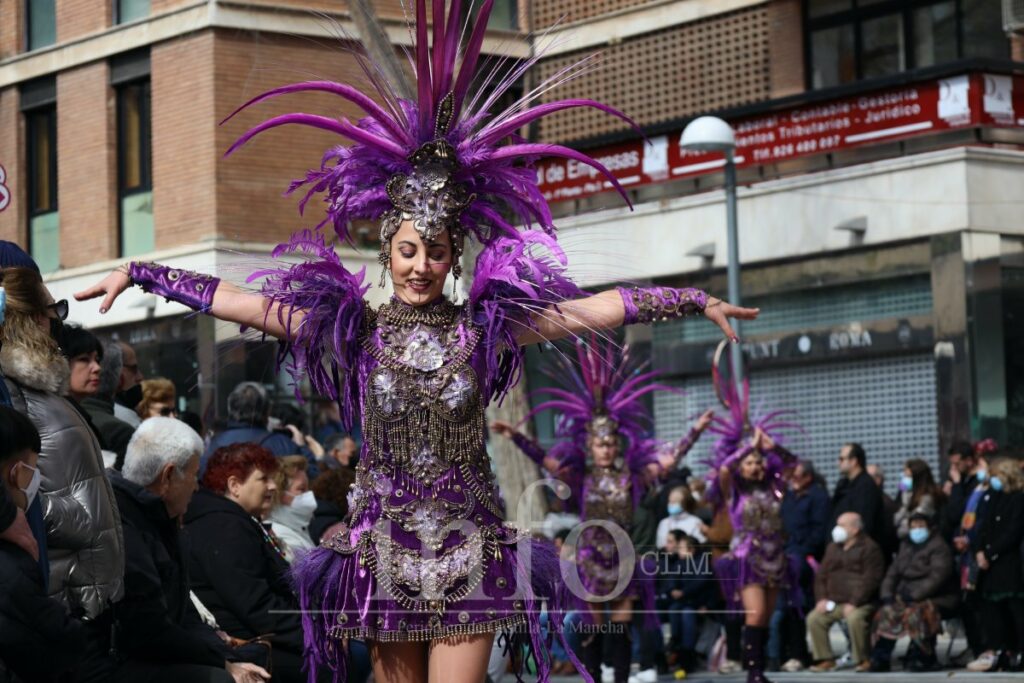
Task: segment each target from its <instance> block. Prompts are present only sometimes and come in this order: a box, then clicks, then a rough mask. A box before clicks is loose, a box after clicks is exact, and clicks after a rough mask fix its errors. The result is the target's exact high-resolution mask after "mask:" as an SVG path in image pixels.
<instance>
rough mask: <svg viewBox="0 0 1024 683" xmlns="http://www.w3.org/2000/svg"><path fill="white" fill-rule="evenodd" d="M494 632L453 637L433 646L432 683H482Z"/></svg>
mask: <svg viewBox="0 0 1024 683" xmlns="http://www.w3.org/2000/svg"><path fill="white" fill-rule="evenodd" d="M494 636H495V634H493V633H481V634H478V635H472V636H452V637H451V638H445V639H443V640H435V641H434V642H433V643H431V645H430V683H483V681H484V679H485V678H486V677H487V662H488V661H490V658H491V646H492V645H493V644H494Z"/></svg>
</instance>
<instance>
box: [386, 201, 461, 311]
mask: <svg viewBox="0 0 1024 683" xmlns="http://www.w3.org/2000/svg"><path fill="white" fill-rule="evenodd" d="M451 269H452V240H451V237H450V236H449V235H448V231H447V230H444V231H442V232H441V233H440V234H439V235H438V236H437V238H436V239H434V240H433V241H430V242H424V241H423V240H422V239H421V238H420V234H419V233H418V232H416V228H414V227H413V224H412V221H403V222H402V226H401V227H400V228H399V229H398V232H396V233H395V236H394V237H392V238H391V280H392V283H393V285H394V288H395V296H397V297H398V298H399V299H400V300H401V301H404V302H405V303H407V304H409V305H410V306H422V305H424V304H429V303H430V302H432V301H435V300H436V299H438V298H439V297H440V296H441V294H442V292H443V291H444V281H445V278H447V277H448V272H449V271H450V270H451Z"/></svg>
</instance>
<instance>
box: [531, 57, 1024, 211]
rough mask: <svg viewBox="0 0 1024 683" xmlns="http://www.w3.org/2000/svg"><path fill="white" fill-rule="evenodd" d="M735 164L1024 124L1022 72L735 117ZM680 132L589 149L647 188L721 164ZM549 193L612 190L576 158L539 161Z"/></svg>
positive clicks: (625, 180) (623, 179) (621, 176)
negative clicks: (684, 141)
mask: <svg viewBox="0 0 1024 683" xmlns="http://www.w3.org/2000/svg"><path fill="white" fill-rule="evenodd" d="M730 124H731V125H732V126H733V128H734V129H735V130H736V164H737V165H738V166H741V167H742V166H756V165H759V164H772V163H776V162H780V161H786V160H788V159H796V158H798V157H803V156H810V155H813V154H821V153H826V152H834V151H838V150H843V149H849V148H852V147H858V146H861V145H869V144H872V143H878V142H890V141H893V140H901V139H904V138H908V137H911V136H916V135H926V134H929V133H932V132H935V131H943V130H951V129H955V128H969V127H973V126H981V125H984V126H1000V127H1024V77H1021V76H996V75H989V74H964V75H962V76H954V77H951V78H943V79H939V80H935V81H928V82H925V83H920V84H916V85H911V86H905V87H900V88H891V89H887V90H879V91H876V92H871V93H866V94H863V95H858V96H856V97H848V98H843V99H840V100H833V101H831V102H822V103H818V104H813V105H807V106H802V107H794V108H792V109H786V110H782V111H778V112H774V113H772V114H767V115H762V116H750V117H745V118H741V119H736V120H734V121H730ZM681 137H682V131H677V132H674V133H671V134H669V135H660V136H657V137H654V138H651V139H650V140H649V141H648V142H647V144H644V143H643V142H642V141H640V140H637V141H632V142H625V143H621V144H617V145H610V146H608V147H602V148H600V149H597V150H591V151H590V155H591V156H593V157H594V158H595V159H597V160H598V161H600V162H601V163H602V164H604V165H605V166H606V167H607V168H608V169H609V170H610V171H611V172H612V173H613V174H614V175H615V177H616V178H617V179H618V181H619V182H620V183H621V184H622V185H623V186H625V187H630V186H637V185H648V184H651V183H659V182H664V181H666V180H672V179H676V178H683V177H688V176H694V175H700V174H702V173H709V172H711V171H715V170H717V169H720V168H721V167H722V166H723V165H724V164H725V160H724V159H723V157H722V155H721V154H719V153H714V152H691V151H688V150H684V149H682V147H681V146H680V144H679V143H680V138H681ZM537 178H538V182H539V184H540V188H541V190H542V191H543V192H544V196H545V197H546V198H547V199H548V200H551V201H559V200H565V199H580V198H583V197H587V196H590V195H593V194H597V193H599V192H605V191H608V190H610V189H611V183H610V182H608V181H607V180H605V179H604V177H603V176H601V175H600V174H599V173H598V172H597V171H595V170H594V169H593V168H591V167H589V166H587V165H585V164H581V163H578V162H576V161H565V160H545V161H542V162H541V163H539V164H538V166H537Z"/></svg>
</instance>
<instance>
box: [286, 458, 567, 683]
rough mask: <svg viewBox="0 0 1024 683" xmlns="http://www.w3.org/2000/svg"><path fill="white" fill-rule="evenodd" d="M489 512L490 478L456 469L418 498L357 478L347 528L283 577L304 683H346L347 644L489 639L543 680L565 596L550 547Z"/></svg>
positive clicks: (410, 491)
mask: <svg viewBox="0 0 1024 683" xmlns="http://www.w3.org/2000/svg"><path fill="white" fill-rule="evenodd" d="M498 500H499V498H498V496H497V494H496V491H495V490H494V489H493V484H491V483H490V478H489V477H488V476H487V475H486V474H484V473H477V472H475V471H474V470H473V468H471V467H469V466H466V465H462V466H456V467H453V468H452V469H450V470H449V471H448V472H447V473H446V474H445V475H444V476H442V477H440V478H438V479H437V480H436V481H434V482H432V484H431V485H429V486H426V485H424V484H423V483H422V482H421V481H420V480H419V479H417V478H414V477H411V476H408V475H404V474H403V473H401V472H400V471H399V472H387V471H384V470H375V471H372V472H361V473H360V474H359V476H358V477H357V481H356V484H355V485H354V486H353V490H352V493H351V494H350V496H349V502H350V510H351V523H350V525H349V526H348V527H347V528H345V529H343V530H341V531H339V532H338V533H336V534H334V536H333V537H331V538H325V539H323V540H322V541H321V545H320V547H319V548H317V549H315V550H312V551H310V552H308V553H307V554H305V555H303V556H301V557H300V558H299V559H298V560H297V561H296V563H295V565H294V566H293V578H294V582H295V587H296V590H297V592H298V594H299V599H300V604H301V609H302V613H303V614H302V618H303V630H304V632H305V643H306V657H307V661H308V663H309V665H310V669H311V675H312V673H313V672H315V670H316V668H318V667H321V666H327V667H329V668H331V669H332V670H333V671H334V678H335V680H336V681H343V680H345V670H346V668H345V658H346V657H345V652H344V648H343V644H344V643H345V641H346V640H347V639H349V638H355V639H362V640H368V641H376V642H400V641H405V642H409V641H420V642H426V641H432V640H438V639H442V638H450V637H457V636H468V635H474V634H483V633H500V634H501V637H502V639H503V642H504V643H505V645H506V649H507V650H510V651H511V652H512V653H513V655H514V661H516V662H517V663H518V664H519V665H520V667H522V665H523V664H526V663H528V662H529V663H531V664H532V666H533V667H535V669H536V672H537V675H538V678H539V679H540V680H547V678H548V675H549V671H550V662H551V657H550V651H549V647H550V645H551V642H552V638H559V639H560V640H562V641H563V643H564V634H563V632H562V623H563V617H564V611H565V605H566V603H567V602H568V593H567V590H566V585H567V584H566V581H564V580H563V576H562V569H561V566H560V563H559V560H558V556H557V553H556V551H555V548H554V546H553V545H552V544H550V543H549V542H546V541H537V540H534V539H531V538H530V537H529V536H528V535H527V534H524V533H523V532H521V531H519V530H517V529H516V528H514V527H512V526H510V525H507V524H505V523H504V522H503V521H502V517H501V512H502V511H501V509H500V504H499V503H498V502H497V501H498ZM570 571H571V568H570ZM545 609H546V611H547V612H548V615H549V624H550V625H551V626H550V627H549V628H547V629H542V628H541V621H540V618H541V613H542V611H544V610H545ZM531 660H532V661H531ZM311 680H312V679H311Z"/></svg>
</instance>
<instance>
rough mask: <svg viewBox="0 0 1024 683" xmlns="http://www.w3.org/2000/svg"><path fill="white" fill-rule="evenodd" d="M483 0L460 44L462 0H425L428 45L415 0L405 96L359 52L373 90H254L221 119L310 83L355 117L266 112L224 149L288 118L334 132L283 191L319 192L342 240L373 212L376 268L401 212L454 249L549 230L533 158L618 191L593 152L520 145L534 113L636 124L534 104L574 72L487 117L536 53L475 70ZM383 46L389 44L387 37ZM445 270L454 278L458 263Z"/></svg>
mask: <svg viewBox="0 0 1024 683" xmlns="http://www.w3.org/2000/svg"><path fill="white" fill-rule="evenodd" d="M493 5H494V0H484V1H483V2H482V4H481V5H480V8H479V11H478V12H477V13H476V15H475V18H470V19H469V20H468V21H470V22H473V23H472V26H471V27H469V26H467V29H470V30H469V39H468V41H467V42H466V44H465V45H462V44H461V41H460V37H461V34H462V31H463V28H462V27H461V26H460V21H461V17H462V2H461V0H451V4H450V6H449V11H448V14H447V18H445V3H444V0H432V7H433V15H432V16H433V20H434V22H433V31H432V33H433V40H432V41H430V39H429V37H428V33H429V32H428V26H427V4H426V0H417V2H416V20H415V27H414V32H415V49H414V52H413V54H411V55H410V61H411V62H412V64H413V68H414V72H415V76H416V86H415V100H412V99H405V98H403V97H401V96H400V95H398V94H396V93H395V92H394V89H393V87H392V86H391V85H389V84H388V79H387V78H384V77H382V76H383V73H384V69H382V68H380V67H378V66H377V65H376V64H375V63H372V62H370V61H368V60H367V58H366V57H365V56H362V55H358V58H359V59H360V61H361V64H362V65H363V67H364V70H366V72H367V73H368V74H369V75H370V81H371V83H372V84H373V88H374V90H375V92H374V93H373V95H374V97H371V96H369V95H367V94H365V93H363V92H360V91H359V90H357V89H356V88H353V87H352V86H349V85H345V84H342V83H333V82H328V81H310V82H305V83H296V84H293V85H288V86H284V87H281V88H276V89H274V90H271V91H269V92H266V93H263V94H262V95H259V96H258V97H255V98H253V99H252V100H250V101H249V102H246V103H245V104H243V105H242V106H241V107H239V108H238V109H237V110H236V111H235V112H233V113H232V114H231V115H230V116H228V117H227V118H228V119H230V118H231V117H232V116H234V115H235V114H237V113H238V112H239V111H242V110H243V109H246V108H248V107H250V106H252V105H254V104H257V103H259V102H263V101H265V100H268V99H270V98H273V97H277V96H279V95H285V94H291V93H297V92H310V91H315V92H326V93H330V94H333V95H337V96H338V97H341V98H343V99H345V100H348V101H349V102H351V103H353V104H355V105H356V106H358V107H359V108H360V109H362V111H363V112H364V113H365V116H364V117H363V118H361V119H359V120H358V121H356V122H354V123H353V122H351V121H349V120H348V119H345V118H341V119H335V118H330V117H326V116H318V115H314V114H305V113H293V114H284V115H281V116H276V117H274V118H271V119H269V120H267V121H264V122H263V123H261V124H259V125H257V126H255V127H254V128H252V129H251V130H249V131H248V132H246V133H245V134H244V135H242V137H240V138H239V139H238V140H237V141H236V142H235V144H234V145H232V147H231V149H229V150H228V154H230V153H231V152H233V151H234V150H236V149H238V148H239V147H241V146H242V145H244V144H245V143H246V142H248V141H249V140H250V139H252V138H253V137H254V136H256V135H258V134H259V133H261V132H263V131H265V130H269V129H271V128H276V127H278V126H283V125H289V124H298V125H304V126H311V127H314V128H319V129H323V130H327V131H330V132H333V133H336V134H337V135H339V136H340V137H342V138H344V139H345V140H346V141H347V142H348V143H350V144H349V145H348V146H338V147H335V148H333V149H331V150H329V151H328V152H327V153H326V154H325V155H324V157H323V159H322V161H321V165H320V168H319V169H314V170H311V171H309V172H308V173H307V174H306V176H305V177H304V178H302V179H299V180H296V181H294V182H293V183H292V184H291V186H290V188H289V192H294V191H295V190H298V189H299V188H301V187H306V188H307V189H306V192H305V194H304V196H303V197H302V199H301V200H300V204H299V206H300V210H302V209H304V208H305V206H306V204H307V203H308V202H309V200H310V199H311V198H312V197H313V196H314V195H318V194H322V195H324V197H323V199H324V202H325V204H326V218H325V219H324V221H322V222H321V223H320V224H319V225H318V226H317V227H318V229H319V228H320V227H322V226H324V225H325V224H326V223H328V222H330V223H331V224H332V225H333V227H334V230H335V232H336V233H337V234H338V235H339V236H340V237H341V238H342V239H345V240H349V238H350V235H349V226H350V224H351V221H353V220H355V219H368V220H375V221H376V220H380V221H381V243H382V249H381V259H380V260H381V263H382V265H385V266H386V265H387V261H388V258H389V257H390V244H389V242H390V239H391V237H392V236H393V235H394V233H395V232H396V231H397V229H398V226H399V224H400V223H401V221H402V220H412V221H413V224H414V226H415V227H416V229H417V231H418V232H419V233H420V235H421V236H422V237H423V239H424V240H432V239H434V238H435V237H436V235H437V234H438V233H439V232H440V231H441V230H443V229H448V230H449V231H450V236H451V238H452V239H451V241H452V245H453V248H454V250H455V252H456V256H458V255H459V254H460V253H461V250H462V243H463V238H464V237H466V236H469V237H472V238H475V239H476V240H478V241H479V242H481V243H483V244H485V245H487V244H489V243H490V242H491V241H493V240H494V239H496V238H498V237H500V236H506V237H510V238H513V239H517V238H518V231H517V229H516V224H517V223H520V224H523V225H526V226H532V225H533V224H535V223H536V224H537V225H539V226H540V228H541V229H542V230H544V231H545V232H548V233H549V234H550V233H553V230H554V225H553V223H552V219H551V214H550V211H549V210H548V206H547V202H546V201H545V200H544V197H543V195H542V193H541V191H540V189H539V187H538V186H537V178H536V171H535V170H534V169H533V164H534V162H535V161H536V160H537V159H539V158H542V157H562V158H566V159H572V160H574V161H577V162H580V163H583V164H587V165H589V166H592V167H593V168H595V169H596V170H597V171H598V172H600V173H601V174H602V175H604V176H605V178H606V179H607V180H608V181H609V182H610V183H611V184H612V185H613V186H614V187H615V188H616V189H617V190H618V191H619V193H620V194H622V196H623V197H626V194H625V191H624V190H623V188H622V186H621V185H620V184H619V182H618V181H617V180H616V179H615V177H614V176H613V175H612V174H611V172H610V171H609V170H608V169H607V168H605V167H604V166H603V165H602V164H601V163H600V162H598V161H596V160H595V159H592V158H591V157H589V156H587V155H585V154H582V153H580V152H577V151H575V150H572V149H569V148H567V147H563V146H561V145H554V144H539V143H530V142H526V141H525V140H523V139H522V138H521V137H519V135H518V131H519V130H520V129H522V128H523V127H524V126H526V125H528V124H531V123H533V122H534V121H537V120H538V119H540V118H542V117H544V116H547V115H549V114H553V113H555V112H558V111H562V110H566V109H572V108H576V107H591V108H595V109H599V110H601V111H604V112H607V113H609V114H611V115H613V116H616V117H619V118H620V119H622V120H624V121H626V122H627V123H629V124H630V125H634V127H635V124H633V122H632V121H631V120H630V119H629V118H628V117H626V116H625V115H624V114H622V113H620V112H618V111H617V110H615V109H613V108H611V107H609V106H607V105H604V104H601V103H599V102H596V101H594V100H589V99H568V100H561V101H557V102H550V103H546V104H541V105H537V106H532V105H533V103H534V101H535V100H536V99H537V98H539V97H540V96H541V95H542V94H543V93H545V92H546V91H547V90H548V89H550V88H551V87H553V86H554V85H557V84H558V83H559V82H562V81H564V80H565V79H566V78H568V77H571V75H572V69H569V70H568V71H567V70H563V71H561V72H559V73H558V74H556V75H555V76H553V77H552V78H550V79H548V80H546V81H545V82H543V83H541V84H540V85H539V86H538V87H536V88H534V89H533V90H532V91H531V92H530V93H528V94H527V95H526V96H524V97H522V98H520V99H519V100H518V101H516V102H515V103H514V104H512V105H511V106H509V107H508V108H506V109H504V110H503V111H501V112H498V113H496V114H493V115H492V113H491V109H492V108H493V107H495V106H496V105H497V103H498V102H499V100H500V98H501V97H502V96H503V95H505V94H506V93H507V92H508V90H509V89H510V88H511V87H512V86H513V85H514V84H515V83H516V82H517V81H518V80H519V79H520V78H521V77H522V76H523V75H524V74H525V73H526V71H527V70H528V69H529V68H530V67H532V66H533V65H534V64H535V63H536V62H537V60H538V59H539V58H540V57H541V54H539V53H538V54H534V55H533V56H532V57H530V58H529V59H526V60H523V61H521V62H518V63H514V64H512V65H511V66H507V68H501V67H502V65H503V64H504V63H505V62H504V61H503V60H499V63H498V65H496V66H495V67H494V68H491V69H489V70H483V69H482V70H481V73H480V78H479V79H477V78H475V76H476V75H477V63H478V61H479V60H480V56H481V55H480V51H481V47H482V45H483V40H484V34H485V30H486V27H487V21H488V18H489V16H490V13H491V9H492V7H493ZM471 14H472V13H471ZM386 48H387V50H390V49H391V48H390V45H389V46H386ZM384 51H386V50H381V51H378V53H383V52H384ZM471 84H472V85H473V87H474V89H475V92H474V93H473V94H471V93H470V86H471ZM378 102H380V103H382V104H379V103H378ZM225 120H227V119H225ZM627 202H628V199H627ZM453 271H454V273H455V275H456V277H457V276H458V274H459V270H458V268H457V266H456V267H455V268H453Z"/></svg>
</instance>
